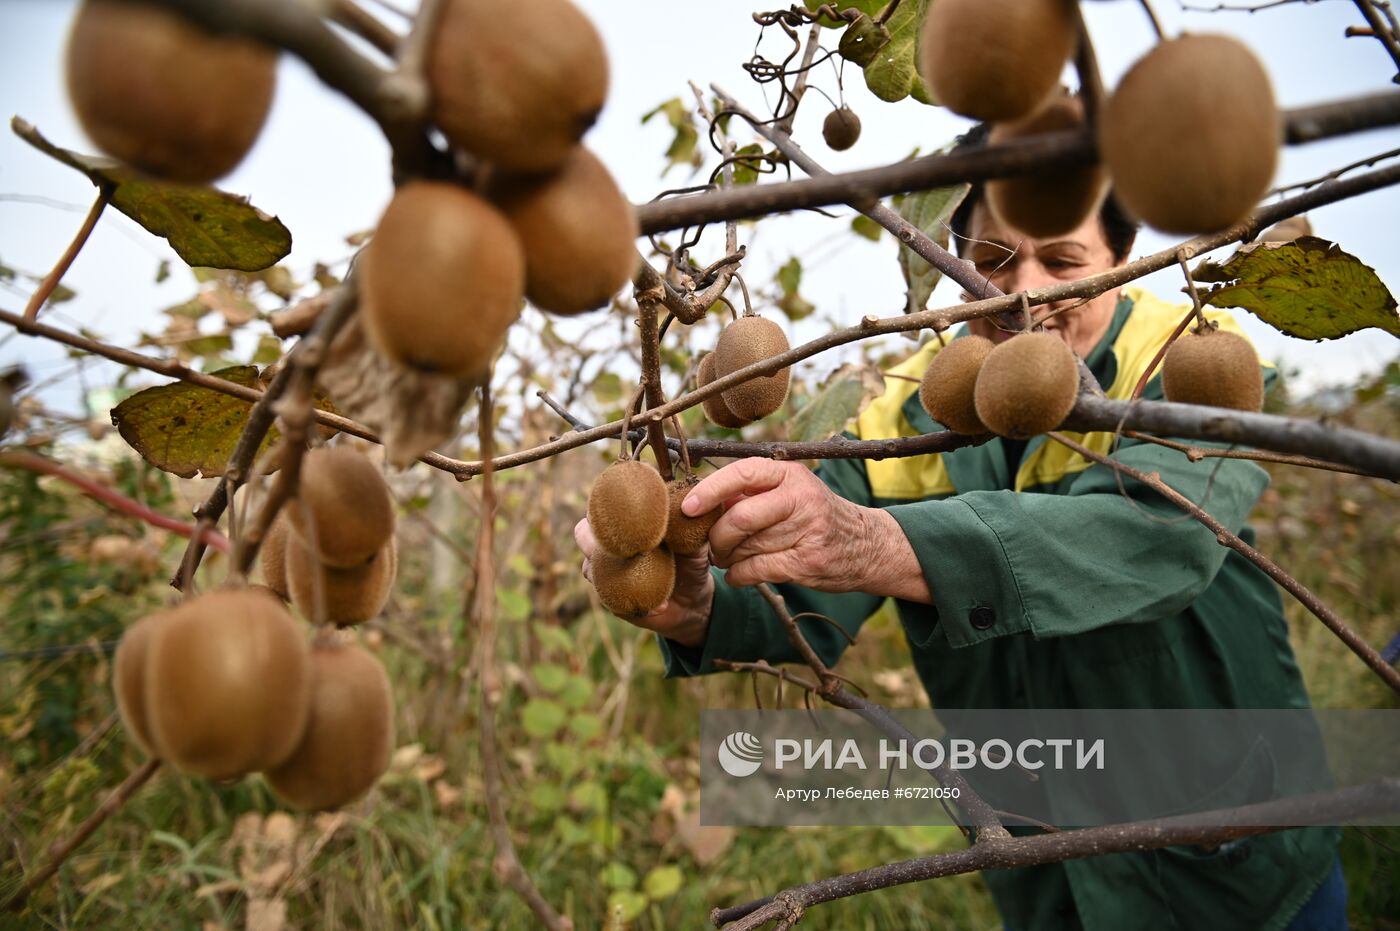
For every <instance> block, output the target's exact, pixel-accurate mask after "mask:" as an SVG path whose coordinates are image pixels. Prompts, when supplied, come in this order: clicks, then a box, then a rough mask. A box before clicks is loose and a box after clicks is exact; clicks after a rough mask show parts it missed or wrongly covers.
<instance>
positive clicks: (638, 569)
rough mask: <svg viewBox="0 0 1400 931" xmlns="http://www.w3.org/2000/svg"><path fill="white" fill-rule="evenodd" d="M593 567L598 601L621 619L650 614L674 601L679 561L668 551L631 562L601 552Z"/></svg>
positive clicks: (653, 551)
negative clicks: (672, 596)
mask: <svg viewBox="0 0 1400 931" xmlns="http://www.w3.org/2000/svg"><path fill="white" fill-rule="evenodd" d="M592 565H593V587H594V588H596V589H597V590H598V600H599V601H601V602H603V607H605V608H607V609H608V610H609V611H611V612H612V613H613V614H616V615H617V616H618V617H621V618H639V617H642V616H644V615H647V614H650V613H651V612H652V611H655V610H656V609H657V608H659V607H661V605H662V604H663V603H664V602H665V601H666V599H668V598H670V597H671V591H672V589H674V588H675V585H676V558H675V557H674V556H672V555H671V553H670V552H669V551H668V550H666V549H665V548H664V547H657V548H655V549H650V550H647V551H646V552H645V553H641V554H639V555H637V556H631V557H627V558H620V557H617V556H614V555H612V554H611V553H606V552H602V551H598V552H596V553H594V555H593V559H592Z"/></svg>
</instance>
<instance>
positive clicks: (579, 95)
mask: <svg viewBox="0 0 1400 931" xmlns="http://www.w3.org/2000/svg"><path fill="white" fill-rule="evenodd" d="M428 79H429V89H430V95H431V113H432V119H433V122H434V123H435V124H436V125H437V126H438V128H440V129H441V130H442V132H443V135H444V136H445V137H446V138H447V140H448V141H449V142H450V143H452V145H454V146H455V147H457V148H459V149H461V150H462V151H464V152H466V153H468V154H470V155H471V156H473V157H474V158H475V159H476V160H477V161H478V165H479V170H478V171H477V173H476V174H477V177H476V184H475V189H474V190H468V189H466V188H465V187H461V186H459V185H455V184H452V183H448V182H444V181H412V182H409V183H407V184H404V185H403V186H402V187H400V188H399V190H398V191H397V193H396V194H395V195H394V198H393V200H392V201H391V202H390V204H389V206H388V208H387V209H386V210H385V212H384V215H383V217H382V219H381V220H380V223H379V226H378V229H377V230H376V232H375V235H374V238H373V239H372V240H371V241H370V244H369V245H368V247H366V249H365V252H364V255H363V257H362V261H361V263H360V270H361V273H362V276H363V277H362V280H361V295H362V309H363V312H364V316H365V321H366V325H367V332H368V333H369V336H370V339H371V341H372V342H373V343H374V345H375V346H376V347H377V348H378V349H379V350H380V351H381V352H382V353H384V354H385V355H386V356H388V357H389V358H391V359H393V360H395V361H396V362H398V363H400V364H402V365H405V366H408V367H411V368H415V369H418V370H421V371H424V372H430V373H437V374H443V375H450V376H454V377H481V376H482V375H483V374H484V373H485V371H486V370H487V369H488V368H489V366H490V363H491V360H492V357H493V356H494V355H495V352H496V350H497V349H499V347H500V346H501V344H502V343H503V342H504V340H505V334H506V331H507V330H508V329H509V327H510V325H511V324H512V323H513V322H514V321H515V320H516V318H517V317H518V316H519V314H520V311H521V308H522V306H523V302H524V300H525V299H526V298H528V299H529V301H530V302H531V303H532V304H534V305H535V306H536V307H539V308H540V309H542V310H546V311H550V312H552V313H556V314H563V315H573V314H578V313H582V312H584V311H588V310H592V309H594V308H597V307H600V306H603V305H604V304H606V303H607V301H608V300H609V299H610V298H611V297H612V295H613V294H615V293H616V292H617V291H618V289H620V288H621V287H622V286H623V285H624V284H626V283H627V281H628V280H630V279H631V277H632V275H633V273H634V271H635V270H636V264H637V260H638V259H637V251H636V245H635V240H636V238H637V235H638V227H637V220H636V216H635V214H634V211H633V209H632V205H631V203H630V202H629V201H628V200H627V198H626V197H624V196H623V194H622V192H621V190H619V188H618V186H617V183H616V181H614V179H613V177H612V175H611V174H610V173H609V172H608V170H607V168H606V167H605V166H604V165H603V163H602V162H600V161H599V160H598V158H597V157H596V156H595V155H593V153H592V152H590V151H589V150H588V149H586V148H584V147H583V146H582V145H581V144H580V143H579V139H580V138H581V137H582V136H583V134H584V132H585V131H586V130H587V129H588V128H589V127H590V126H592V125H593V122H594V120H595V119H596V118H597V115H598V112H599V111H600V110H601V109H602V106H603V100H604V97H605V96H606V94H607V87H608V62H607V56H606V54H605V52H604V49H603V43H602V40H601V38H600V37H599V35H598V32H597V30H596V29H595V28H594V26H593V24H592V23H591V22H590V21H589V20H588V18H587V17H586V16H585V15H584V14H583V13H582V12H580V11H579V9H578V8H577V7H576V6H574V5H573V4H572V3H571V2H569V0H535V2H531V3H530V4H527V5H525V6H521V7H519V8H514V7H512V8H511V9H509V10H504V9H503V8H501V7H500V6H499V5H498V4H494V3H489V2H487V0H447V2H445V3H444V4H443V9H442V11H441V13H440V18H439V21H438V24H437V29H436V32H435V34H434V40H433V45H432V47H431V49H430V51H429V56H428Z"/></svg>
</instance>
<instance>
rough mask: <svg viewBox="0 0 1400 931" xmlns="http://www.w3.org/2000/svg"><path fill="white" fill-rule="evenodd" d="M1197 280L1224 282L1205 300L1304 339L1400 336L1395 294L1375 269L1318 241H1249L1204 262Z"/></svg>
mask: <svg viewBox="0 0 1400 931" xmlns="http://www.w3.org/2000/svg"><path fill="white" fill-rule="evenodd" d="M1193 276H1194V277H1195V279H1196V280H1197V281H1211V282H1225V284H1223V285H1222V286H1220V287H1217V288H1214V289H1212V290H1211V292H1210V295H1209V297H1207V298H1206V303H1208V304H1212V305H1214V306H1216V307H1243V308H1244V309H1245V310H1247V311H1249V312H1250V313H1252V314H1254V315H1255V316H1256V317H1258V318H1259V319H1260V320H1263V321H1264V322H1265V323H1267V324H1269V325H1270V326H1272V327H1273V328H1274V329H1276V330H1279V331H1281V332H1283V333H1287V334H1288V335H1289V336H1296V337H1298V338H1299V339H1336V338H1338V337H1339V336H1346V335H1347V334H1348V333H1355V332H1356V331H1357V330H1364V329H1367V328H1368V327H1376V328H1378V329H1381V330H1385V331H1386V332H1388V333H1390V334H1391V335H1393V336H1400V315H1397V312H1396V305H1395V297H1394V295H1392V294H1391V293H1390V290H1389V289H1388V288H1386V286H1385V283H1384V282H1382V281H1381V280H1380V278H1379V277H1378V276H1377V275H1376V271H1375V269H1373V268H1371V266H1369V265H1367V264H1365V263H1364V262H1362V261H1361V260H1360V259H1358V258H1357V257H1356V256H1354V255H1351V254H1350V253H1348V252H1344V251H1342V249H1341V247H1340V246H1338V245H1337V244H1336V243H1334V242H1329V241H1328V240H1326V239H1319V238H1318V237H1316V236H1302V237H1299V238H1298V239H1295V240H1293V241H1292V242H1283V243H1278V242H1255V243H1250V244H1249V245H1247V246H1242V247H1240V248H1239V249H1237V250H1236V251H1235V254H1234V255H1232V256H1230V258H1229V259H1228V260H1227V261H1226V262H1225V263H1224V264H1216V263H1214V262H1210V261H1206V262H1202V263H1201V264H1200V265H1199V266H1197V268H1196V270H1195V271H1194V272H1193Z"/></svg>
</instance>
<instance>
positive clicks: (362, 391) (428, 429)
mask: <svg viewBox="0 0 1400 931" xmlns="http://www.w3.org/2000/svg"><path fill="white" fill-rule="evenodd" d="M320 382H321V384H322V386H324V388H325V390H326V393H327V394H329V395H330V396H331V399H332V400H333V401H334V402H335V405H336V407H337V408H338V409H339V410H340V411H341V412H342V413H344V414H345V415H346V416H347V417H351V418H353V419H355V420H359V421H361V422H363V423H365V424H367V425H369V427H370V428H371V429H372V430H374V431H375V432H376V433H377V434H379V438H380V439H381V440H382V441H383V442H384V448H385V450H386V451H387V453H388V459H389V462H391V463H392V464H394V465H396V466H407V465H411V464H412V463H413V461H414V460H415V459H417V458H418V456H420V455H421V454H423V453H425V452H427V451H428V450H430V449H433V448H434V447H435V446H438V445H439V444H441V443H443V442H445V441H447V440H449V439H451V438H452V437H453V436H455V435H456V434H457V428H458V424H459V422H460V421H461V416H462V408H463V407H464V406H465V405H466V404H467V402H468V401H469V400H470V399H471V396H472V392H473V391H475V390H476V389H477V387H479V386H480V385H481V384H482V380H481V379H478V378H451V377H448V376H443V375H428V374H425V373H423V372H418V371H414V370H413V369H408V368H404V367H402V366H400V365H397V364H395V363H394V362H391V361H390V360H388V359H386V358H384V356H382V355H380V354H379V353H378V352H376V351H375V350H374V349H373V348H372V347H371V346H370V345H369V342H368V340H367V339H366V338H365V331H364V327H363V325H362V324H361V322H360V318H359V317H358V316H356V317H352V318H351V320H350V322H349V323H348V324H346V326H345V328H344V329H343V330H341V332H340V334H339V335H338V336H337V337H336V339H335V342H334V343H333V344H332V345H331V350H330V352H329V353H327V354H326V364H325V366H324V367H323V368H322V369H321V376H320Z"/></svg>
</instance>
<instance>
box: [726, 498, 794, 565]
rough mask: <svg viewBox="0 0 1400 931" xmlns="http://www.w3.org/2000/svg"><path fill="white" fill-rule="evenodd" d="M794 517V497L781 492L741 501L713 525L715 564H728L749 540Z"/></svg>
mask: <svg viewBox="0 0 1400 931" xmlns="http://www.w3.org/2000/svg"><path fill="white" fill-rule="evenodd" d="M791 516H792V498H791V496H790V495H786V494H783V493H781V492H779V491H769V492H766V493H764V494H761V495H756V496H754V497H752V498H745V499H744V500H742V501H740V502H739V503H738V504H736V505H734V506H733V507H732V508H730V509H729V510H727V511H725V512H724V516H723V517H721V518H720V519H719V520H717V521H715V525H714V526H713V527H711V528H710V554H711V556H712V557H713V559H714V561H715V564H716V565H720V566H723V565H725V564H726V563H728V562H729V561H730V560H731V559H732V558H733V556H734V555H735V552H736V551H737V550H738V549H739V548H740V547H742V546H743V545H744V543H745V541H747V540H749V539H750V538H751V537H753V536H755V535H757V534H759V533H761V532H763V531H764V530H767V529H768V528H770V527H772V526H774V525H775V524H778V523H781V522H782V521H784V520H787V519H788V518H789V517H791Z"/></svg>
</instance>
